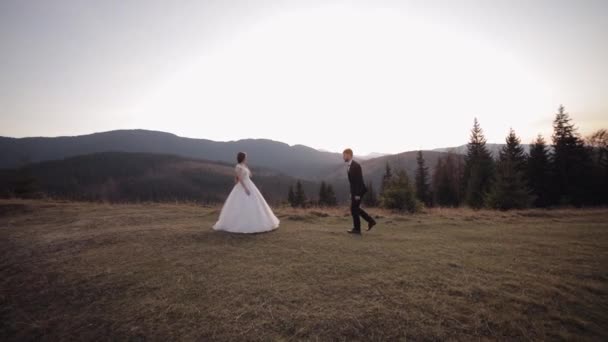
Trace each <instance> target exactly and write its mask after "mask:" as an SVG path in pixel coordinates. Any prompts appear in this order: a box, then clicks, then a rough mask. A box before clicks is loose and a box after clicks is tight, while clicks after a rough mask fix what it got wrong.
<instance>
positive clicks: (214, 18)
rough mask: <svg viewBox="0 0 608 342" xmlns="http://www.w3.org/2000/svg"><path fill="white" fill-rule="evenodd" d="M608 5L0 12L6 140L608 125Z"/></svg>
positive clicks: (136, 6) (11, 5) (388, 139)
mask: <svg viewBox="0 0 608 342" xmlns="http://www.w3.org/2000/svg"><path fill="white" fill-rule="evenodd" d="M606 18H608V1H603V0H597V1H593V0H571V1H565V0H537V1H534V0H528V1H520V0H505V1H499V0H496V1H490V0H477V1H473V0H468V1H467V0H461V1H453V0H444V1H382V0H375V1H372V0H369V1H333V2H332V1H226V0H222V1H155V0H154V1H153V0H139V1H84V0H74V1H65V0H64V1H59V0H55V1H45V0H40V1H33V0H27V1H23V0H2V1H1V2H0V47H1V49H2V51H1V53H0V135H3V136H13V137H24V136H58V135H78V134H86V133H92V132H99V131H107V130H113V129H124V128H144V129H153V130H161V131H166V132H171V133H175V134H177V135H180V136H186V137H194V138H207V139H213V140H222V141H225V140H236V139H243V138H267V139H273V140H279V141H284V142H286V143H289V144H304V145H308V146H311V147H315V148H323V149H327V150H332V151H341V150H342V149H343V148H344V147H346V146H349V147H352V148H353V149H355V152H356V153H368V152H372V151H377V152H386V153H395V152H400V151H406V150H412V149H419V148H422V149H427V148H428V149H430V148H435V147H445V146H455V145H461V144H463V143H466V141H467V139H468V135H469V129H470V128H471V126H472V123H473V118H474V117H478V118H479V120H480V122H481V125H482V128H483V129H484V130H485V132H486V137H487V138H488V140H489V141H490V142H502V141H503V139H504V136H505V135H506V134H507V133H508V130H509V128H510V127H513V128H514V129H515V130H516V132H517V133H518V134H519V135H520V136H521V137H522V138H523V140H524V142H529V141H530V140H531V139H532V138H533V137H534V136H536V134H538V133H543V134H545V135H550V132H551V121H552V119H553V113H554V112H555V111H556V109H557V107H558V106H559V104H562V103H563V104H564V105H565V106H566V109H567V110H568V111H569V112H570V113H571V115H572V116H573V118H574V120H575V123H576V124H577V125H578V126H579V127H580V130H581V132H582V133H583V134H587V133H589V132H591V131H593V130H595V129H598V128H602V127H603V128H608V97H607V95H608V62H606V61H608V43H606V42H608V19H606Z"/></svg>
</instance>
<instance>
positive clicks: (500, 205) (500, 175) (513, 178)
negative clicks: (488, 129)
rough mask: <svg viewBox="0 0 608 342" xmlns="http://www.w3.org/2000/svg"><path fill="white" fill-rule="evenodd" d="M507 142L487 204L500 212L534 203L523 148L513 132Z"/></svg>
mask: <svg viewBox="0 0 608 342" xmlns="http://www.w3.org/2000/svg"><path fill="white" fill-rule="evenodd" d="M506 142H507V144H506V145H505V146H504V147H503V148H502V149H501V151H500V153H499V157H498V163H497V165H496V175H495V180H494V183H493V184H492V188H491V190H490V192H489V194H488V196H487V204H488V206H489V207H491V208H494V209H500V210H508V209H521V208H527V207H529V206H530V204H531V203H532V196H530V192H529V190H528V187H527V184H526V181H525V180H524V163H525V154H524V152H523V147H522V146H521V144H520V143H519V138H518V137H517V136H516V135H515V132H514V131H513V130H511V131H510V132H509V135H508V136H507V139H506Z"/></svg>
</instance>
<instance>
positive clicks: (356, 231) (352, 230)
mask: <svg viewBox="0 0 608 342" xmlns="http://www.w3.org/2000/svg"><path fill="white" fill-rule="evenodd" d="M346 232H347V233H348V234H358V235H361V230H360V229H350V230H347V231H346Z"/></svg>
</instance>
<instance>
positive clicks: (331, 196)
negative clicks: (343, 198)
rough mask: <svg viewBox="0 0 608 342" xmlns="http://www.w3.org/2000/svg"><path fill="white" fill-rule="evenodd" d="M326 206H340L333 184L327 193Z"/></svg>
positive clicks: (327, 189) (328, 186)
mask: <svg viewBox="0 0 608 342" xmlns="http://www.w3.org/2000/svg"><path fill="white" fill-rule="evenodd" d="M325 196H326V197H325V198H326V205H328V206H330V207H335V206H336V205H338V200H337V199H336V193H335V192H334V187H333V186H332V185H331V184H328V185H327V188H326V192H325Z"/></svg>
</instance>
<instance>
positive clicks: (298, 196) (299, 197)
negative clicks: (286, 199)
mask: <svg viewBox="0 0 608 342" xmlns="http://www.w3.org/2000/svg"><path fill="white" fill-rule="evenodd" d="M295 204H296V206H297V207H305V206H306V194H305V193H304V188H303V187H302V182H300V181H298V182H297V183H296V193H295Z"/></svg>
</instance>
